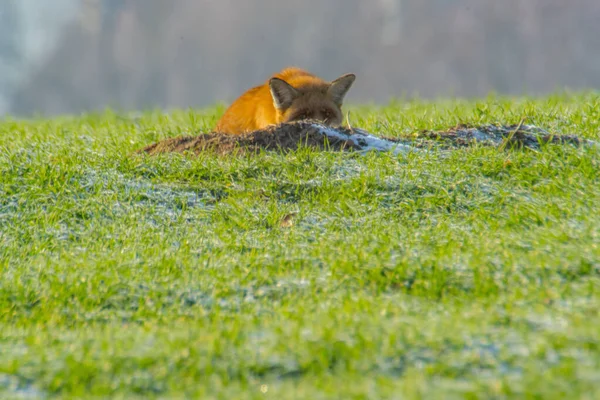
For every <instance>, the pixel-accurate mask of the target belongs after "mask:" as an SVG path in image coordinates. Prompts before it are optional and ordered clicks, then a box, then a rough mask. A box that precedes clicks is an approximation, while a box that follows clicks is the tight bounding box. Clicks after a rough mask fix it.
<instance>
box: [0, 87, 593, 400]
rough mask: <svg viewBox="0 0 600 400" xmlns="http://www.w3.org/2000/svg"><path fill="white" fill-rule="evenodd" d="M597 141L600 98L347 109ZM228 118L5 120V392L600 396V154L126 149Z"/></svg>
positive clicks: (403, 127) (193, 113) (366, 117)
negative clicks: (522, 127)
mask: <svg viewBox="0 0 600 400" xmlns="http://www.w3.org/2000/svg"><path fill="white" fill-rule="evenodd" d="M350 109H351V114H350V117H351V121H352V125H353V126H358V127H363V128H366V129H368V130H370V131H372V132H374V133H376V134H381V135H385V136H399V135H408V134H410V133H411V132H414V131H416V130H419V129H425V128H426V129H444V128H447V127H450V126H452V125H454V124H456V123H458V122H467V123H488V122H494V123H495V122H501V123H507V124H508V123H519V121H520V120H521V118H522V117H525V116H526V117H528V120H527V123H528V124H535V125H539V126H542V127H544V128H546V129H548V130H550V131H551V132H562V133H576V134H579V135H581V136H583V137H587V138H591V139H600V138H599V132H600V95H598V94H597V93H579V94H556V95H553V96H548V97H543V98H505V97H496V96H490V97H489V98H486V99H480V100H478V101H462V100H455V101H445V100H439V101H435V102H426V101H417V100H415V101H411V102H403V101H395V102H391V103H390V104H388V105H385V106H381V107H378V106H366V105H365V106H353V107H351V108H350ZM222 111H223V108H222V107H213V108H211V109H206V110H179V111H172V112H169V113H163V112H158V111H155V112H145V113H140V114H137V115H129V114H126V113H117V112H110V111H106V112H102V113H98V114H89V115H84V116H80V117H71V116H64V117H57V118H53V119H43V118H38V119H29V120H17V119H11V118H5V119H4V120H3V121H2V122H0V397H2V398H23V397H27V398H106V397H111V398H127V399H132V398H138V397H139V398H169V399H175V398H202V399H266V398H272V399H292V398H306V399H324V398H341V399H367V398H368V399H375V398H396V399H399V398H402V399H413V398H414V399H417V398H429V399H437V398H439V399H452V398H519V399H523V398H544V399H564V398H569V399H575V398H582V399H584V398H587V399H592V398H598V397H599V396H600V334H599V331H600V330H599V328H598V327H599V326H600V294H599V289H600V185H599V183H600V180H599V178H600V173H599V171H600V153H599V152H598V150H597V149H577V148H574V147H571V146H564V147H563V146H552V145H550V146H547V147H545V148H543V149H542V151H540V152H538V153H535V152H530V151H518V150H506V151H499V150H498V149H492V148H484V147H475V148H470V149H463V150H456V151H453V152H451V153H442V152H430V153H415V154H409V155H406V156H404V155H399V156H393V155H391V154H386V153H379V154H377V153H371V154H366V155H357V154H342V153H334V152H330V153H328V152H317V151H314V150H311V149H301V150H299V151H297V152H295V153H292V154H287V155H285V154H278V153H264V154H260V155H258V156H244V157H238V158H235V157H219V156H215V155H210V154H205V155H202V156H200V157H198V158H191V157H184V156H180V155H176V154H173V155H164V156H159V157H155V158H149V157H143V156H133V155H132V153H133V152H134V151H135V150H137V149H139V148H141V147H143V146H144V145H147V144H150V143H152V142H154V141H157V140H160V139H162V138H166V137H170V136H175V135H179V134H186V133H194V132H197V131H199V130H204V131H206V130H210V129H211V128H212V127H213V126H214V124H215V122H216V119H217V117H218V116H219V115H220V113H221V112H222Z"/></svg>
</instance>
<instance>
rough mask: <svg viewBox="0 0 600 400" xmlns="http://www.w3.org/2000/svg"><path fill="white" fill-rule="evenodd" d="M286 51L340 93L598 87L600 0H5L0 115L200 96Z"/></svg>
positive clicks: (222, 93)
mask: <svg viewBox="0 0 600 400" xmlns="http://www.w3.org/2000/svg"><path fill="white" fill-rule="evenodd" d="M287 65H297V66H300V67H303V68H306V69H309V70H311V71H312V72H315V73H316V74H318V75H320V76H322V77H323V78H325V79H329V80H331V79H334V78H336V77H337V76H339V75H341V74H343V73H346V72H354V73H356V74H357V75H358V77H357V81H356V83H355V85H354V86H353V88H352V90H351V91H350V93H349V95H348V98H347V101H348V102H376V103H381V102H387V101H389V100H390V99H391V98H394V97H402V96H406V97H408V98H410V97H414V96H418V97H421V98H431V97H437V96H459V97H473V96H485V95H486V94H488V93H490V92H492V91H493V92H496V93H501V94H532V95H533V94H544V93H547V92H552V91H555V90H557V89H564V88H569V89H574V90H579V89H598V88H600V1H599V0H501V1H500V0H495V1H494V0H288V1H285V0H0V115H1V114H6V113H10V114H14V115H27V114H32V113H42V114H46V115H53V114H61V113H78V112H82V111H92V110H98V109H103V108H106V107H111V108H116V109H120V110H140V109H147V108H175V107H183V108H187V107H203V106H208V105H212V104H215V103H216V102H222V103H228V102H231V101H232V100H233V99H234V98H235V97H236V96H237V95H239V94H241V93H242V91H244V90H246V89H248V88H249V87H251V86H254V85H256V84H260V83H262V82H264V81H265V80H266V79H267V78H268V76H269V75H271V74H272V73H274V72H276V71H278V70H279V69H281V68H282V67H284V66H287Z"/></svg>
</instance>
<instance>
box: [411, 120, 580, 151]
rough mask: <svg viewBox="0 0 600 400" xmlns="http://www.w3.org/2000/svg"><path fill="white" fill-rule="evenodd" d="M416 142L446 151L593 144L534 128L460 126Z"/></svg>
mask: <svg viewBox="0 0 600 400" xmlns="http://www.w3.org/2000/svg"><path fill="white" fill-rule="evenodd" d="M416 141H417V142H421V143H424V144H430V143H431V142H432V141H433V142H434V143H435V144H436V145H438V146H442V147H446V148H460V147H469V146H472V145H473V144H474V143H480V144H484V145H488V146H495V147H512V148H514V147H517V148H523V147H525V148H530V149H538V148H539V147H540V145H542V144H546V143H554V144H574V145H584V144H591V143H592V142H591V141H589V140H586V139H582V138H580V137H579V136H577V135H553V134H551V133H549V132H548V131H546V130H544V129H542V128H540V127H537V126H533V125H522V124H515V125H492V124H488V125H480V126H471V125H466V124H460V125H457V126H455V127H453V128H450V129H448V130H445V131H439V132H435V131H427V130H424V131H421V132H419V133H418V134H417V135H416Z"/></svg>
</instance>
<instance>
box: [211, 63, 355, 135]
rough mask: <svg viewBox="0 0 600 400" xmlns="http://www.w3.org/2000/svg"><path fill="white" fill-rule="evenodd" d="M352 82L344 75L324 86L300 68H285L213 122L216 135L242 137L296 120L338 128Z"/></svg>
mask: <svg viewBox="0 0 600 400" xmlns="http://www.w3.org/2000/svg"><path fill="white" fill-rule="evenodd" d="M355 78H356V77H355V75H354V74H346V75H342V76H340V77H339V78H337V79H335V80H334V81H331V82H327V81H324V80H323V79H321V78H319V77H317V76H315V75H313V74H311V73H309V72H307V71H305V70H302V69H300V68H296V67H291V68H285V69H283V70H282V71H280V72H279V73H277V74H275V75H273V76H272V77H271V78H270V79H269V80H268V81H267V82H265V83H264V84H262V85H260V86H256V87H253V88H251V89H248V90H247V91H246V92H245V93H243V94H242V95H241V96H240V97H238V98H237V99H236V100H235V101H234V102H233V103H232V104H231V105H230V106H229V107H228V108H227V110H225V113H224V114H223V116H222V117H221V118H220V119H219V121H218V122H217V125H216V131H217V132H223V133H229V134H242V133H245V132H251V131H255V130H258V129H263V128H265V127H267V126H269V125H275V124H280V123H282V122H291V121H300V120H316V121H320V122H322V123H324V124H326V125H330V126H335V125H340V124H341V123H342V119H343V116H342V103H343V102H344V97H345V96H346V93H348V90H350V87H351V86H352V84H353V83H354V80H355Z"/></svg>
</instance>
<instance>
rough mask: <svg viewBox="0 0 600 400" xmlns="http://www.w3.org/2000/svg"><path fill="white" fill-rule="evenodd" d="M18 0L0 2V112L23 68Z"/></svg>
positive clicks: (14, 87)
mask: <svg viewBox="0 0 600 400" xmlns="http://www.w3.org/2000/svg"><path fill="white" fill-rule="evenodd" d="M18 1H19V0H2V2H3V4H2V6H0V112H3V108H5V106H4V105H3V104H2V103H5V102H6V101H7V99H8V97H9V96H11V95H12V92H13V91H14V90H15V89H16V86H17V77H18V75H19V72H20V71H21V70H22V68H23V54H22V49H23V47H22V46H21V40H22V33H23V32H22V29H21V18H19V17H20V15H19V7H18V4H17V3H18Z"/></svg>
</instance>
